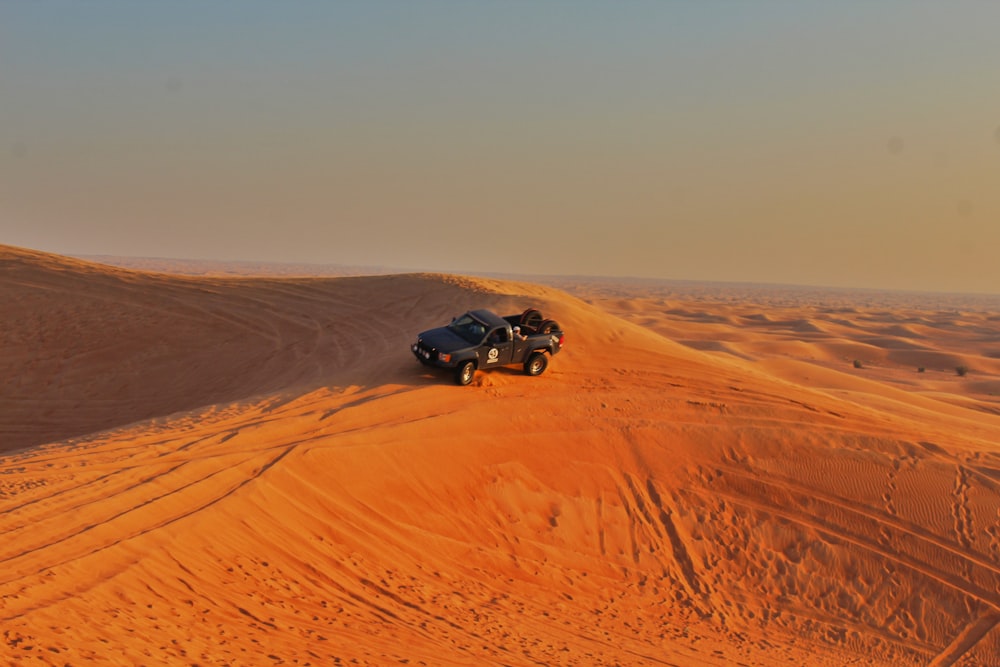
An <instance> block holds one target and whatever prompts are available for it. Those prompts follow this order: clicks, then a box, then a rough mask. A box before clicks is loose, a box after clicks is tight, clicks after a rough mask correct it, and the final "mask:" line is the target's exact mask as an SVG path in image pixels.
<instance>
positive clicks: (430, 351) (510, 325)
mask: <svg viewBox="0 0 1000 667" xmlns="http://www.w3.org/2000/svg"><path fill="white" fill-rule="evenodd" d="M564 337H565V335H564V334H563V331H562V330H561V329H560V328H559V324H558V323H557V322H555V321H554V320H547V319H545V318H543V317H542V314H541V313H540V312H539V311H537V310H535V309H534V308H529V309H528V310H526V311H524V312H523V313H521V314H520V315H508V316H506V317H500V316H499V315H496V314H495V313H493V312H491V311H489V310H470V311H469V312H467V313H466V314H464V315H462V316H461V317H456V318H455V319H453V320H452V321H451V324H449V325H448V326H445V327H438V328H437V329H430V330H428V331H424V332H423V333H421V334H420V335H418V336H417V342H416V343H414V344H413V345H411V346H410V350H412V351H413V355H414V356H415V357H416V358H417V360H418V361H419V362H420V363H422V364H424V365H425V366H437V367H439V368H446V369H449V370H452V371H453V372H454V373H455V382H457V383H458V384H461V385H466V384H469V383H470V382H472V378H473V377H475V374H476V371H477V370H485V369H488V368H494V367H496V366H510V365H512V364H523V365H524V372H525V373H527V374H528V375H541V374H542V373H544V372H545V369H546V368H547V367H548V364H549V356H551V355H553V354H556V353H557V352H559V350H561V349H562V346H563V340H564Z"/></svg>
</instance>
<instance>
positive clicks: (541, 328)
mask: <svg viewBox="0 0 1000 667" xmlns="http://www.w3.org/2000/svg"><path fill="white" fill-rule="evenodd" d="M553 331H559V323H558V322H556V321H555V320H545V321H544V322H542V323H541V324H539V325H538V333H540V334H550V333H552V332H553Z"/></svg>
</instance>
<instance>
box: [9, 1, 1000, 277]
mask: <svg viewBox="0 0 1000 667" xmlns="http://www.w3.org/2000/svg"><path fill="white" fill-rule="evenodd" d="M997 25H1000V3H989V2H971V1H965V2H951V3H943V2H935V3H930V2H901V1H896V2H892V1H889V2H880V3H867V2H838V3H831V2H790V1H788V2H763V1H762V2H624V3H612V2H544V3H537V2H535V3H530V2H492V3H490V2H458V1H455V2H436V1H430V2H402V1H400V2H289V3H273V2H170V3H144V2H102V1H97V0H91V1H84V2H45V1H37V2H0V100H2V101H0V242H2V243H10V244H14V245H22V246H27V247H32V248H37V249H41V250H49V251H53V252H63V253H70V254H88V253H89V254H120V255H137V256H161V257H190V258H208V259H253V260H273V261H301V262H320V263H346V264H373V265H383V266H395V267H407V268H420V269H431V270H443V271H455V272H462V271H506V272H524V273H537V272H545V273H568V274H595V275H636V276H650V277H664V278H682V279H704V280H737V281H755V282H761V281H766V282H785V283H802V284H827V285H844V286H862V287H892V288H907V289H927V290H942V291H988V292H998V291H1000V262H997V261H996V259H995V256H996V254H997V251H998V250H1000V224H998V222H1000V187H997V186H998V185H1000V183H998V180H1000V179H998V177H1000V86H997V85H996V80H997V77H996V73H997V72H998V71H1000V40H998V39H997V38H996V34H995V28H996V26H997Z"/></svg>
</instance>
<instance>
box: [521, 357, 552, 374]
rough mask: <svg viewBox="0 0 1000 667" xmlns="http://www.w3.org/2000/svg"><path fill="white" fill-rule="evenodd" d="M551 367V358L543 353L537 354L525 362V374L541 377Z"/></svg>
mask: <svg viewBox="0 0 1000 667" xmlns="http://www.w3.org/2000/svg"><path fill="white" fill-rule="evenodd" d="M548 367H549V358H548V357H546V356H545V355H544V354H543V353H541V352H535V353H533V354H532V355H531V356H530V357H528V360H527V361H525V362H524V372H525V373H527V374H528V375H541V374H542V373H544V372H545V369H546V368H548Z"/></svg>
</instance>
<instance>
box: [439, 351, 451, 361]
mask: <svg viewBox="0 0 1000 667" xmlns="http://www.w3.org/2000/svg"><path fill="white" fill-rule="evenodd" d="M438 361H443V362H444V363H448V362H449V361H451V355H450V354H445V353H444V352H438Z"/></svg>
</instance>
